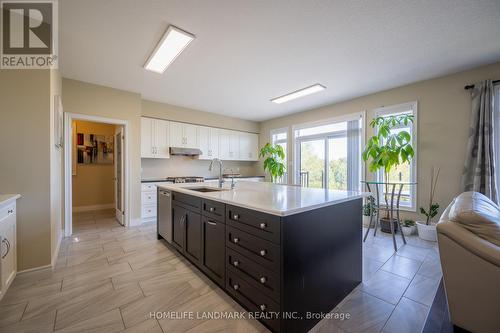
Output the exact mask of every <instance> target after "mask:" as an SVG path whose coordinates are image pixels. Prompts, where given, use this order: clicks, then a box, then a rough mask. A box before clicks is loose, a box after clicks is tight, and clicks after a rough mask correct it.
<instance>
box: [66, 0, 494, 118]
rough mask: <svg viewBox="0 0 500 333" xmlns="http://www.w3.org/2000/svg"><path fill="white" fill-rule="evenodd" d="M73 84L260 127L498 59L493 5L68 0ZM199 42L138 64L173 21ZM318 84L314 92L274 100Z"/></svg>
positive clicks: (486, 1) (456, 1)
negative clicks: (159, 66) (159, 62)
mask: <svg viewBox="0 0 500 333" xmlns="http://www.w3.org/2000/svg"><path fill="white" fill-rule="evenodd" d="M60 10H61V15H60V17H61V23H60V35H61V39H60V40H61V70H62V75H63V76H64V77H67V78H72V79H76V80H81V81H86V82H91V83H96V84H101V85H105V86H109V87H113V88H117V89H124V90H128V91H133V92H137V93H140V94H142V97H143V98H144V99H150V100H154V101H159V102H164V103H168V104H174V105H179V106H184V107H188V108H193V109H198V110H202V111H208V112H214V113H219V114H223V115H227V116H233V117H238V118H243V119H248V120H255V121H262V120H266V119H270V118H275V117H279V116H283V115H287V114H291V113H295V112H299V111H303V110H308V109H311V108H315V107H318V106H322V105H326V104H330V103H335V102H339V101H342V100H346V99H350V98H354V97H357V96H362V95H366V94H369V93H373V92H377V91H381V90H385V89H389V88H392V87H397V86H401V85H404V84H408V83H412V82H416V81H421V80H425V79H429V78H433V77H438V76H441V75H445V74H449V73H453V72H458V71H461V70H465V69H468V68H472V67H475V66H478V65H482V64H487V63H492V62H495V61H497V60H500V38H499V37H498V32H499V31H500V1H498V0H476V1H465V0H440V1H399V0H385V1H373V0H363V1H362V0H358V1H341V0H339V1H332V0H323V1H321V0H316V1H291V0H273V1H248V0H224V1H223V0H211V1H199V0H198V1H196V0H178V1H168V0H165V1H159V0H157V1H153V0H86V1H81V0H64V1H62V2H60ZM170 24H173V25H175V26H177V27H179V28H181V29H184V30H186V31H189V32H191V33H193V34H194V35H196V39H195V40H194V41H193V42H192V43H191V44H190V45H189V46H188V47H187V48H186V49H185V50H184V52H183V53H182V54H181V55H180V56H179V57H178V58H177V59H176V60H175V61H174V62H173V63H172V64H171V65H170V66H169V67H168V69H167V70H166V71H165V73H164V74H156V73H152V72H148V71H146V70H145V69H144V68H143V65H144V63H145V61H146V60H147V59H148V56H149V55H150V54H151V52H152V51H153V50H154V48H155V46H156V45H157V43H158V41H159V40H160V38H161V36H162V35H163V34H164V32H165V30H166V28H167V26H168V25H170ZM315 83H320V84H322V85H324V86H326V87H327V89H326V90H325V91H322V92H321V93H318V94H313V95H310V96H306V97H303V98H300V99H297V100H294V101H290V102H288V103H283V104H275V103H272V102H270V99H272V98H273V97H276V96H281V95H284V94H287V93H289V92H292V91H295V90H297V89H300V88H303V87H307V86H310V85H312V84H315Z"/></svg>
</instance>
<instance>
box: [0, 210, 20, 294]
mask: <svg viewBox="0 0 500 333" xmlns="http://www.w3.org/2000/svg"><path fill="white" fill-rule="evenodd" d="M16 273H17V256H16V203H15V202H10V203H9V204H7V205H0V299H1V298H2V297H3V296H4V295H5V293H6V292H7V288H8V287H9V286H10V284H11V283H12V281H13V280H14V278H15V277H16Z"/></svg>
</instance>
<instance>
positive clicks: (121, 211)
mask: <svg viewBox="0 0 500 333" xmlns="http://www.w3.org/2000/svg"><path fill="white" fill-rule="evenodd" d="M123 139H124V135H123V126H116V130H115V178H114V180H115V216H116V219H117V220H118V222H119V223H120V224H121V225H124V224H125V219H124V216H125V207H124V206H125V204H124V203H125V200H124V195H123V181H124V177H125V173H124V172H123V171H124V170H123V169H124V168H123V162H124V158H123Z"/></svg>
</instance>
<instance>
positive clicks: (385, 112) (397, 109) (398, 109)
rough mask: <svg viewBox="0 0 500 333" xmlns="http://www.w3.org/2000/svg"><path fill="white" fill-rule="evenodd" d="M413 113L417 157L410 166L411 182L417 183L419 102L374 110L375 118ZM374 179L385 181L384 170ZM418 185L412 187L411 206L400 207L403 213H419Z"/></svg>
mask: <svg viewBox="0 0 500 333" xmlns="http://www.w3.org/2000/svg"><path fill="white" fill-rule="evenodd" d="M409 110H411V111H412V114H413V123H412V125H411V138H412V146H413V150H414V152H415V155H414V156H413V159H412V161H411V164H410V167H411V168H410V172H411V180H410V181H411V182H414V183H417V180H418V169H417V166H418V144H417V143H418V102H417V101H413V102H407V103H401V104H396V105H390V106H382V107H380V108H377V109H375V110H374V112H373V113H374V117H375V118H376V117H380V116H382V117H383V116H389V115H396V114H399V113H404V112H406V111H409ZM374 130H375V133H374V134H375V135H377V133H378V128H375V129H374ZM374 179H376V180H377V181H383V179H384V173H383V172H382V170H379V171H377V172H376V173H375V175H374ZM417 187H418V184H415V185H413V186H411V196H412V200H411V206H406V205H400V206H399V209H400V210H403V211H409V212H416V211H417V206H418V196H417V194H418V191H417Z"/></svg>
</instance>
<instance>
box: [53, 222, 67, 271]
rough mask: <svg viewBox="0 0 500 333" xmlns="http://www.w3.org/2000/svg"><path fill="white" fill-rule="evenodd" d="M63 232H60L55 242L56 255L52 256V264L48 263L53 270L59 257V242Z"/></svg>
mask: <svg viewBox="0 0 500 333" xmlns="http://www.w3.org/2000/svg"><path fill="white" fill-rule="evenodd" d="M63 232H64V231H62V230H61V233H60V235H59V239H58V240H57V245H56V251H55V252H56V253H55V255H54V254H52V262H51V263H50V266H51V267H52V268H53V269H54V268H55V267H56V261H57V258H58V257H59V248H60V247H61V241H62V238H63Z"/></svg>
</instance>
